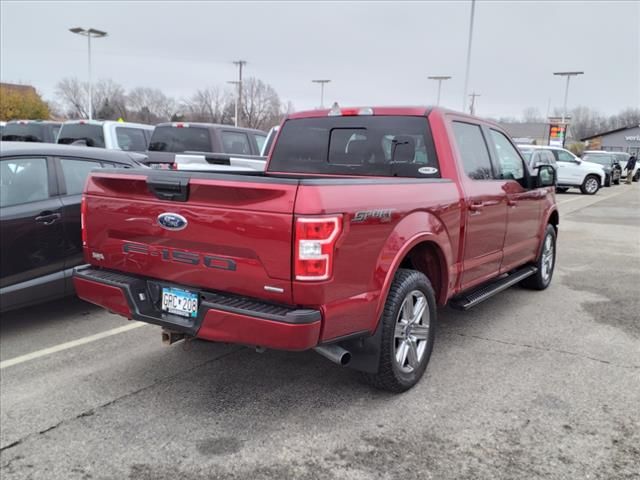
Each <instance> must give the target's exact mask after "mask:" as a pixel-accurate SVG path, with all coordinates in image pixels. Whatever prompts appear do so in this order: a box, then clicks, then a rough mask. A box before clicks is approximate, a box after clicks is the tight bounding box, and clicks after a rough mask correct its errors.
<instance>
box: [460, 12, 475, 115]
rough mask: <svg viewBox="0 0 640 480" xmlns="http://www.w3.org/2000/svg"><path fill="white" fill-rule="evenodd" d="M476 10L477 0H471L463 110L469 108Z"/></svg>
mask: <svg viewBox="0 0 640 480" xmlns="http://www.w3.org/2000/svg"><path fill="white" fill-rule="evenodd" d="M475 11H476V0H471V17H470V19H469V43H468V44H467V68H466V70H465V72H464V92H463V93H462V111H463V112H464V111H465V110H466V109H467V91H468V88H469V70H470V67H471V44H472V42H473V15H474V13H475Z"/></svg>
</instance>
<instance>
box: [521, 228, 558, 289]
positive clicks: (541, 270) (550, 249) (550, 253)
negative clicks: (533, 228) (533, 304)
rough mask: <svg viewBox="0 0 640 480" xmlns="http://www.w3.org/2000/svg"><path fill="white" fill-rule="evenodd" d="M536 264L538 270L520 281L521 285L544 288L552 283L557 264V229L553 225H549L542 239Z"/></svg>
mask: <svg viewBox="0 0 640 480" xmlns="http://www.w3.org/2000/svg"><path fill="white" fill-rule="evenodd" d="M535 266H536V267H537V268H538V271H537V272H536V273H535V274H534V275H531V276H530V277H527V278H525V279H524V280H523V281H522V282H520V285H522V286H523V287H524V288H529V289H531V290H544V289H545V288H547V287H548V286H549V284H550V283H551V278H552V277H553V270H554V268H555V266H556V229H555V228H553V225H547V229H546V230H545V234H544V240H542V249H541V250H540V255H539V256H538V259H537V260H536V263H535Z"/></svg>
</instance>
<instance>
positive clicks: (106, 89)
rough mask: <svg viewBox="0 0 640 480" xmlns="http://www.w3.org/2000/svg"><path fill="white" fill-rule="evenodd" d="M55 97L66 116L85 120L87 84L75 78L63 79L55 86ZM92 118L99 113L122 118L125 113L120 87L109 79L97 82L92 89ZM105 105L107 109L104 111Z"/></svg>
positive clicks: (86, 113) (122, 90) (122, 92)
mask: <svg viewBox="0 0 640 480" xmlns="http://www.w3.org/2000/svg"><path fill="white" fill-rule="evenodd" d="M55 91H56V95H57V98H58V100H59V102H60V104H61V106H62V109H63V110H64V112H65V114H66V116H68V117H71V118H83V117H84V118H87V117H88V116H89V115H88V113H89V110H88V103H89V102H88V98H89V84H88V83H87V82H81V81H80V80H78V79H77V78H75V77H67V78H63V79H62V80H60V81H59V82H58V84H57V85H56V90H55ZM92 96H93V98H92V105H93V112H92V113H93V116H94V117H98V116H99V115H97V114H98V113H99V112H101V111H109V112H113V116H116V117H124V116H125V115H126V113H127V102H126V96H125V93H124V88H123V87H122V85H120V84H118V83H116V82H114V81H113V80H111V79H106V80H99V81H98V82H96V83H95V84H94V85H93V89H92ZM105 104H107V106H108V107H109V108H108V109H105V108H104V107H105Z"/></svg>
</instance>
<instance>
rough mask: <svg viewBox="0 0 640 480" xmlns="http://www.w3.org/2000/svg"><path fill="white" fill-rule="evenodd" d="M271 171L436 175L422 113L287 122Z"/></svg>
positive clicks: (425, 122) (433, 153) (272, 160)
mask: <svg viewBox="0 0 640 480" xmlns="http://www.w3.org/2000/svg"><path fill="white" fill-rule="evenodd" d="M269 171H272V172H283V173H318V174H333V175H339V174H347V175H369V176H398V177H414V178H439V177H440V167H439V165H438V160H437V158H436V155H435V149H434V147H433V139H432V137H431V132H430V130H429V124H428V122H427V119H426V117H417V116H416V117H413V116H375V115H374V116H365V115H361V116H337V117H321V118H299V119H291V120H287V121H286V122H285V124H284V125H283V127H282V131H281V132H280V135H279V136H278V141H277V142H276V144H275V146H274V147H273V153H272V155H271V162H270V164H269Z"/></svg>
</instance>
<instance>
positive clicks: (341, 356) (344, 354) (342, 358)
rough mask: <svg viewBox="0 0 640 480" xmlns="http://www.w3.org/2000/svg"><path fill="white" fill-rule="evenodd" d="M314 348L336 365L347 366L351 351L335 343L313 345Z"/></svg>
mask: <svg viewBox="0 0 640 480" xmlns="http://www.w3.org/2000/svg"><path fill="white" fill-rule="evenodd" d="M314 350H315V351H316V352H318V353H319V354H320V355H322V356H323V357H325V358H328V359H329V360H331V361H332V362H333V363H337V364H338V365H342V366H343V367H345V366H347V365H348V364H349V362H350V361H351V352H349V351H348V350H345V349H344V348H342V347H341V346H340V345H337V344H335V343H333V344H328V345H319V346H317V347H314Z"/></svg>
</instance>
